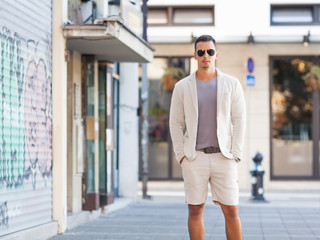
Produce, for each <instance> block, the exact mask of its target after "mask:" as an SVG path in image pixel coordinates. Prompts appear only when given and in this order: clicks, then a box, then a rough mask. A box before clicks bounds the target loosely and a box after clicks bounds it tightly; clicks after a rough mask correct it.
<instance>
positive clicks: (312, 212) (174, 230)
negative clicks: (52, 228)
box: [52, 197, 320, 240]
mask: <svg viewBox="0 0 320 240" xmlns="http://www.w3.org/2000/svg"><path fill="white" fill-rule="evenodd" d="M159 199H160V200H159ZM180 200H181V201H177V199H173V198H168V199H166V198H165V197H161V198H158V199H157V198H155V199H153V200H150V201H147V200H143V199H141V200H139V201H138V202H137V203H134V204H132V205H130V206H128V207H126V208H124V209H121V210H118V211H115V212H112V213H110V214H108V215H106V216H101V217H100V218H98V219H96V220H94V221H92V222H87V223H86V224H83V225H80V226H78V227H76V228H74V229H71V230H68V231H67V232H66V233H65V234H63V235H57V236H55V237H53V238H52V240H84V239H86V240H88V239H89V240H100V239H101V240H102V239H106V240H120V239H126V240H135V239H137V240H171V239H172V240H188V239H189V235H188V228H187V217H188V212H187V211H188V210H187V205H186V204H185V203H184V201H183V198H181V199H180ZM299 201H301V198H300V199H299ZM243 202H244V201H242V203H243ZM290 204H292V206H291V205H290ZM290 204H289V205H288V204H287V205H285V204H278V205H276V204H273V203H272V202H270V203H266V204H260V203H258V204H255V203H248V202H245V204H243V205H242V204H240V205H239V213H240V217H241V221H242V226H243V239H245V240H260V239H261V240H280V239H281V240H287V239H295V240H298V239H303V240H307V239H308V240H312V239H320V228H319V226H320V211H319V209H318V208H303V205H301V204H300V205H298V204H296V205H294V203H292V202H290ZM297 206H298V207H297ZM204 225H205V229H206V236H205V240H211V239H214V240H219V239H221V240H225V239H226V237H225V223H224V217H223V214H222V212H221V209H220V207H217V206H215V205H213V204H212V203H210V202H208V203H207V204H206V208H205V213H204Z"/></svg>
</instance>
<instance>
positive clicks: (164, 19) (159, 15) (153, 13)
mask: <svg viewBox="0 0 320 240" xmlns="http://www.w3.org/2000/svg"><path fill="white" fill-rule="evenodd" d="M148 24H150V25H157V24H168V16H167V9H166V8H155V9H149V10H148Z"/></svg>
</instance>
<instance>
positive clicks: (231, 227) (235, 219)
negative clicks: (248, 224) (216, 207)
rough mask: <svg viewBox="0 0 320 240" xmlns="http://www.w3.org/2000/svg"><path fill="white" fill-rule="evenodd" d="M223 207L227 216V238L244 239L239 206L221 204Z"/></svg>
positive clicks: (225, 216)
mask: <svg viewBox="0 0 320 240" xmlns="http://www.w3.org/2000/svg"><path fill="white" fill-rule="evenodd" d="M221 209H222V212H223V214H224V218H225V225H226V235H227V239H228V240H242V226H241V221H240V217H239V211H238V206H236V205H235V206H227V205H223V204H221Z"/></svg>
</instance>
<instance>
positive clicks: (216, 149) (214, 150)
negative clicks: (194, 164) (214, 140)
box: [199, 146, 221, 154]
mask: <svg viewBox="0 0 320 240" xmlns="http://www.w3.org/2000/svg"><path fill="white" fill-rule="evenodd" d="M199 151H202V152H204V153H207V154H209V153H218V152H221V151H220V148H219V146H214V147H206V148H202V149H199Z"/></svg>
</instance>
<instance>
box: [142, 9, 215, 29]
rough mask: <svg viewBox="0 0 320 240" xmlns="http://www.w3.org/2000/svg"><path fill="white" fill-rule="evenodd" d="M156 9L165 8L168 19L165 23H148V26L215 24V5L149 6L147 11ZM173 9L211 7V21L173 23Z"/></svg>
mask: <svg viewBox="0 0 320 240" xmlns="http://www.w3.org/2000/svg"><path fill="white" fill-rule="evenodd" d="M156 9H161V10H163V9H166V10H167V17H168V21H167V23H166V24H148V26H152V27H156V26H215V7H214V5H203V6H185V5H184V6H180V5H177V6H165V7H163V6H149V7H148V11H150V10H156ZM175 9H194V10H202V9H211V10H212V22H211V23H174V22H173V14H174V10H175Z"/></svg>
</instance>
